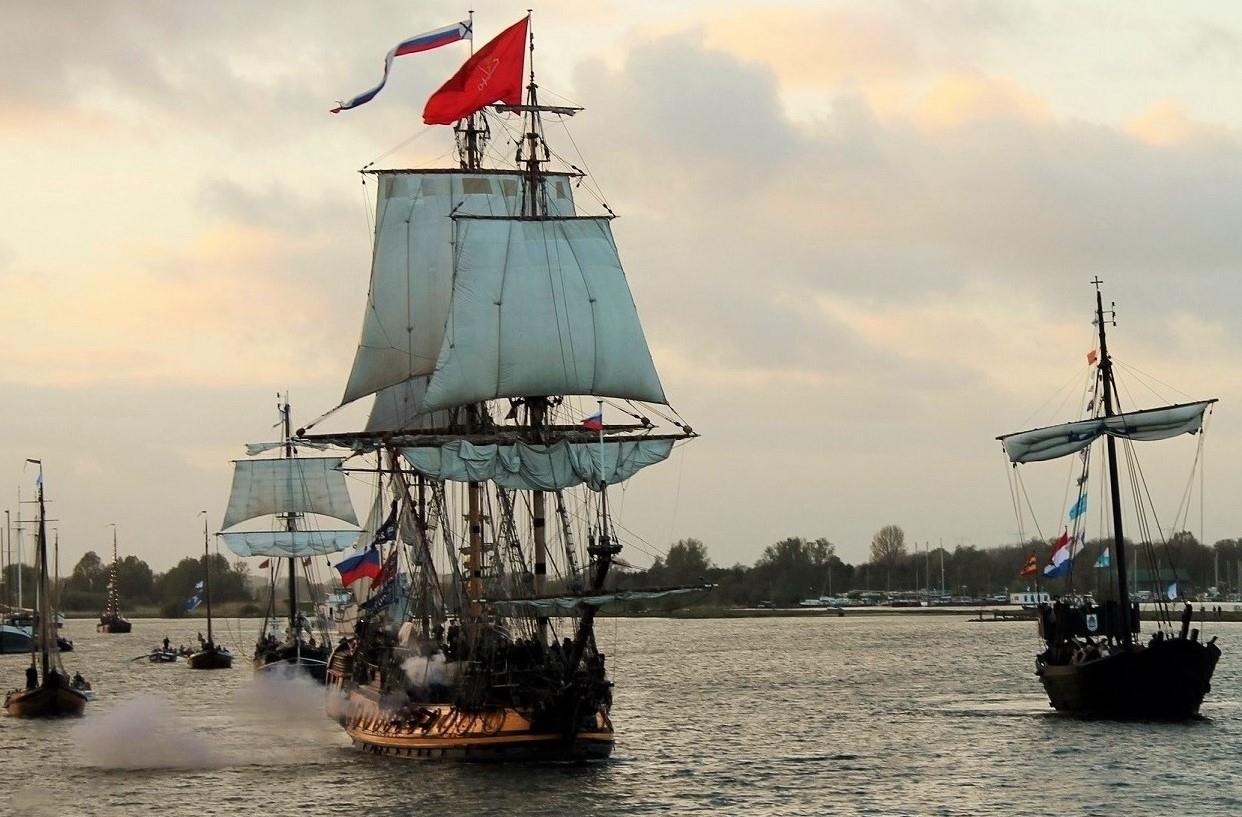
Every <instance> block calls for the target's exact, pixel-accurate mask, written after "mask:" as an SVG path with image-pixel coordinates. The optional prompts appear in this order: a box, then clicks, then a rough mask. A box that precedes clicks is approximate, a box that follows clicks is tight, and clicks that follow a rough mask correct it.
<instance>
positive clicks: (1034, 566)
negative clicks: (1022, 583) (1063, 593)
mask: <svg viewBox="0 0 1242 817" xmlns="http://www.w3.org/2000/svg"><path fill="white" fill-rule="evenodd" d="M1037 573H1039V559H1038V558H1036V556H1035V551H1033V550H1032V551H1031V555H1030V556H1027V557H1026V564H1025V565H1024V566H1023V567H1022V572H1021V573H1019V574H1018V575H1019V576H1022V577H1023V578H1026V579H1029V578H1031V577H1032V576H1034V575H1036V574H1037Z"/></svg>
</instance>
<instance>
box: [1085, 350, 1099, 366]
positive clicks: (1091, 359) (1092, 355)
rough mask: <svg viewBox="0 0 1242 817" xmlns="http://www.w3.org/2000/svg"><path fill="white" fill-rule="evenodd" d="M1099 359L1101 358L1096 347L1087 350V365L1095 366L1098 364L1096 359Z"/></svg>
mask: <svg viewBox="0 0 1242 817" xmlns="http://www.w3.org/2000/svg"><path fill="white" fill-rule="evenodd" d="M1099 359H1100V355H1099V352H1097V351H1096V350H1095V349H1092V350H1091V351H1090V352H1087V365H1088V366H1094V365H1095V364H1096V361H1098V360H1099Z"/></svg>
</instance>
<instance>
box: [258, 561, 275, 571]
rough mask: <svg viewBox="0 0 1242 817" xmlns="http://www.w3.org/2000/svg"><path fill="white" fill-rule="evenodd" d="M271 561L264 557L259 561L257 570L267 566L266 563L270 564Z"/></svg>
mask: <svg viewBox="0 0 1242 817" xmlns="http://www.w3.org/2000/svg"><path fill="white" fill-rule="evenodd" d="M271 563H272V560H271V559H264V560H263V561H261V562H259V570H262V569H264V568H265V567H267V566H268V565H270V564H271Z"/></svg>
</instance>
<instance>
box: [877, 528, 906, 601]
mask: <svg viewBox="0 0 1242 817" xmlns="http://www.w3.org/2000/svg"><path fill="white" fill-rule="evenodd" d="M905 556H906V532H905V531H903V530H902V529H901V528H900V527H899V526H897V525H885V526H884V527H882V528H880V529H879V530H878V531H876V532H875V536H873V537H871V563H872V564H875V565H883V566H884V575H885V581H886V582H887V583H888V589H890V590H891V589H892V586H893V569H894V568H895V567H897V566H898V565H899V564H901V561H902V559H904V558H905Z"/></svg>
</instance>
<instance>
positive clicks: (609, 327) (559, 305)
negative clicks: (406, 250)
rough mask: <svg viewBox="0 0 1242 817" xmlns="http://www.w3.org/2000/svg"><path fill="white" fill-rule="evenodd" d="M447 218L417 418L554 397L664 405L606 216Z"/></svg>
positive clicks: (662, 392) (658, 382) (661, 392)
mask: <svg viewBox="0 0 1242 817" xmlns="http://www.w3.org/2000/svg"><path fill="white" fill-rule="evenodd" d="M454 220H455V222H456V223H457V225H458V229H457V264H456V266H457V271H456V276H455V278H454V281H453V298H452V305H451V308H450V312H449V322H448V325H447V328H446V329H445V333H444V343H443V346H442V347H441V349H440V355H439V359H438V360H437V362H436V367H435V372H434V373H433V374H432V376H431V382H430V383H429V384H428V386H427V399H426V406H425V407H426V408H427V409H447V408H453V407H456V406H462V405H467V404H470V403H477V402H480V401H482V400H490V399H494V398H500V397H522V396H531V395H554V394H581V395H595V396H599V397H618V398H624V399H633V400H644V401H647V402H652V403H664V402H665V398H664V390H663V389H662V388H661V386H660V379H659V376H658V375H657V374H656V370H655V365H654V364H653V363H652V360H651V352H650V350H649V349H648V348H647V340H646V338H645V337H644V336H643V329H642V325H641V324H640V323H639V320H638V311H637V309H636V308H635V306H634V299H633V296H632V295H631V294H630V287H629V284H628V283H627V282H626V280H625V271H624V270H622V268H621V261H620V259H619V258H618V256H617V247H616V244H615V243H614V242H613V237H612V228H611V226H610V224H609V222H608V220H607V219H604V218H572V219H563V218H547V219H512V218H456V219H454Z"/></svg>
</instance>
